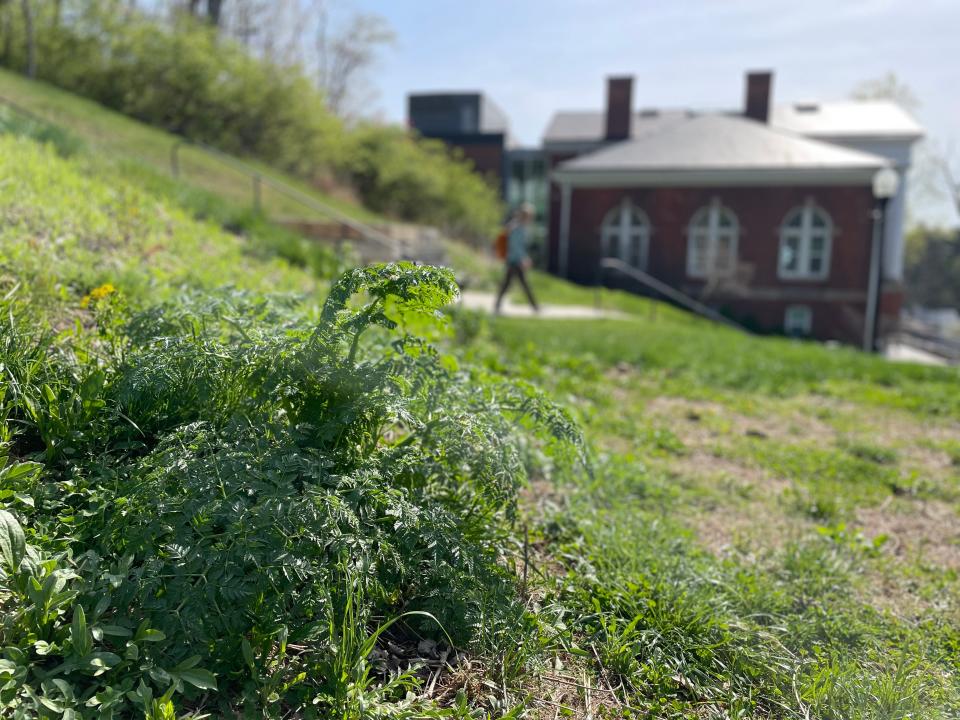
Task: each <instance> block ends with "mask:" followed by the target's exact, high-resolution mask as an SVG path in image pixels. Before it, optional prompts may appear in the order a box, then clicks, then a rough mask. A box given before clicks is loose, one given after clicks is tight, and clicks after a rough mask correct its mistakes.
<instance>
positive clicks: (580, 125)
mask: <svg viewBox="0 0 960 720" xmlns="http://www.w3.org/2000/svg"><path fill="white" fill-rule="evenodd" d="M691 114H692V113H690V112H689V111H687V110H641V111H640V112H636V113H634V114H633V121H632V123H631V128H630V136H631V137H640V136H642V135H645V134H647V133H650V132H655V131H657V130H660V129H662V128H663V127H666V126H667V125H672V124H673V123H675V122H677V121H678V120H685V119H686V118H688V117H689V116H690V115H691ZM605 126H606V115H605V114H604V113H602V112H597V111H595V110H569V111H563V112H558V113H556V114H554V116H553V117H552V118H551V119H550V124H549V125H548V126H547V130H546V132H545V133H544V135H543V141H544V142H545V143H584V142H598V141H601V140H603V135H604V132H605V131H606V127H605Z"/></svg>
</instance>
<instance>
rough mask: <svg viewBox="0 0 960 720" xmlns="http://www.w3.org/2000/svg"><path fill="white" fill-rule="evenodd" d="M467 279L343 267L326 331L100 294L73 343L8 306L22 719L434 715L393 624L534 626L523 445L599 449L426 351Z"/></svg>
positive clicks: (298, 318)
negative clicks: (522, 520)
mask: <svg viewBox="0 0 960 720" xmlns="http://www.w3.org/2000/svg"><path fill="white" fill-rule="evenodd" d="M456 292H457V288H456V285H455V283H454V280H453V277H452V274H451V273H450V272H449V271H445V270H440V269H436V268H430V267H416V266H413V265H411V264H406V263H400V264H389V265H381V266H375V267H370V268H361V269H357V270H353V271H351V272H349V273H347V274H346V275H344V276H343V277H342V278H341V279H340V281H339V282H338V283H336V284H335V285H334V287H333V289H332V291H331V293H330V296H329V298H328V299H327V301H326V304H325V305H324V307H323V308H322V310H321V312H320V315H319V318H318V319H315V320H311V319H310V318H309V317H307V316H305V315H303V313H302V312H301V311H300V310H298V309H297V307H296V306H295V305H294V304H293V303H290V302H287V301H284V300H283V299H273V300H271V299H263V298H254V297H251V296H247V295H243V294H238V293H233V294H230V293H225V294H221V295H217V296H213V297H204V296H199V295H187V296H185V297H183V298H180V299H179V300H177V301H176V302H170V303H167V304H164V305H160V306H157V307H153V308H149V309H146V310H144V311H140V312H136V313H133V314H132V315H130V317H129V320H126V321H123V322H120V321H118V317H119V318H122V317H123V316H125V314H126V311H125V310H124V309H123V307H122V300H121V298H120V294H119V293H109V292H103V293H100V296H98V297H95V298H92V301H91V302H90V303H89V305H90V308H89V310H90V311H92V312H93V313H94V315H95V316H96V317H97V318H98V320H99V333H98V334H94V333H89V332H79V333H77V334H75V335H74V336H73V337H71V338H65V337H64V336H60V337H57V338H54V337H51V336H47V335H42V334H40V335H38V334H37V333H36V332H35V331H33V330H30V329H29V328H30V327H31V323H30V322H29V319H28V318H27V317H26V312H25V309H24V308H22V307H18V306H16V305H15V304H14V302H13V301H11V300H8V301H7V304H8V305H9V306H10V307H8V308H5V312H4V313H3V317H4V321H3V324H2V325H0V348H3V350H4V352H5V355H4V360H3V370H2V372H3V375H4V386H3V387H4V388H5V390H6V392H5V394H4V395H3V396H2V401H0V420H2V427H3V433H4V435H3V437H2V438H0V439H2V440H3V442H4V445H3V447H4V448H5V450H4V452H5V453H6V454H7V457H8V460H10V461H11V464H10V465H9V466H8V468H7V470H5V471H3V472H4V473H6V476H5V482H4V484H3V488H2V494H0V504H2V505H3V506H4V507H5V509H4V510H3V511H2V512H3V514H2V515H0V530H3V531H4V534H3V535H2V537H3V538H4V539H0V554H2V556H3V558H4V559H5V561H6V567H5V568H4V571H3V575H2V576H0V607H2V608H3V610H4V620H3V621H2V624H0V647H2V648H3V649H2V651H0V652H2V656H0V657H2V660H0V707H3V708H4V710H3V714H8V713H9V714H12V715H13V716H15V717H33V716H36V715H39V716H50V717H68V716H69V717H109V716H111V713H115V714H116V716H118V717H121V716H129V715H130V713H134V714H136V713H141V714H142V715H144V716H146V717H149V718H165V717H174V716H175V713H176V712H181V713H182V712H183V711H194V712H201V713H202V712H212V713H213V714H214V715H218V716H219V715H222V714H226V713H235V712H241V713H243V714H244V716H249V717H257V716H259V717H279V716H281V715H289V714H296V715H298V716H301V717H317V718H320V717H323V718H328V717H337V718H344V719H346V718H365V717H391V716H396V717H425V716H427V715H424V714H423V713H426V712H428V711H429V712H430V713H439V712H440V711H439V710H436V709H433V710H430V709H429V708H425V707H423V706H421V704H420V703H418V702H416V701H414V700H412V699H410V698H407V699H406V700H405V699H404V697H405V695H406V693H407V691H408V690H410V689H412V688H414V687H415V686H416V684H417V682H418V680H417V678H416V677H415V676H414V675H412V674H409V673H408V674H401V675H395V676H393V677H392V678H382V679H376V678H374V676H373V675H371V672H372V669H371V665H370V664H369V662H368V661H367V659H366V656H367V655H369V652H370V650H371V649H372V648H373V646H374V644H375V643H376V641H377V640H378V639H379V638H380V637H381V635H382V633H383V632H385V631H387V629H388V628H389V632H390V633H391V634H392V635H394V636H395V637H396V638H398V639H402V637H403V636H408V635H409V636H415V637H416V636H423V635H428V636H430V635H432V636H434V637H436V638H437V639H441V640H442V639H444V637H448V638H449V640H450V641H452V642H454V643H456V644H458V645H460V646H464V647H474V648H476V649H487V650H490V649H494V648H496V647H497V646H498V645H501V644H504V643H511V642H512V643H514V644H516V643H517V642H519V641H520V640H521V638H518V637H517V634H518V633H522V632H523V628H524V627H526V624H525V623H524V621H523V618H524V612H525V611H524V608H523V606H522V605H521V603H520V602H519V600H518V599H517V597H518V596H517V593H516V590H515V585H516V579H515V576H514V575H513V574H512V573H511V571H509V570H508V569H507V568H506V567H504V565H503V563H502V561H501V559H500V550H499V547H500V545H501V542H500V541H501V540H502V538H503V537H504V535H505V534H506V533H507V532H508V531H509V526H510V521H511V518H512V516H513V511H514V506H515V502H516V496H517V490H518V488H519V487H520V485H521V483H523V482H524V479H525V474H526V462H525V459H526V458H527V456H528V454H529V448H530V447H531V444H535V445H537V446H539V447H540V448H542V452H544V453H547V455H548V456H550V457H552V458H554V460H555V461H556V462H558V463H569V462H572V461H575V460H576V459H577V456H578V453H581V444H580V439H579V434H578V431H577V429H576V427H575V426H574V424H573V423H572V421H571V420H570V419H569V418H568V416H567V415H566V413H565V412H563V411H561V410H560V409H558V408H557V407H556V406H554V405H552V404H551V403H549V402H548V401H546V400H545V399H544V398H543V397H542V396H540V395H539V394H538V393H537V392H536V391H535V390H534V389H533V388H532V387H531V386H528V385H523V384H510V383H506V382H504V381H503V380H501V379H498V378H495V377H494V376H491V375H488V374H486V373H484V372H481V371H479V370H475V369H471V368H461V367H459V366H458V364H457V362H456V361H455V360H454V359H453V358H451V357H447V356H444V355H442V354H441V353H440V352H439V351H438V350H437V349H436V348H435V347H434V346H432V345H431V344H430V343H429V342H428V341H427V340H426V339H425V338H426V337H429V333H430V332H433V330H432V329H431V328H435V327H436V326H437V325H438V324H440V323H442V320H443V316H442V314H441V313H440V309H441V308H442V307H443V306H444V305H446V304H447V303H448V302H449V301H450V300H451V299H452V298H453V297H454V296H455V294H456ZM415 333H416V334H415ZM13 458H16V460H12V459H13ZM40 463H42V465H41V464H40ZM23 467H26V468H27V470H17V468H23ZM10 468H13V470H11V469H10ZM17 559H19V566H18V567H13V565H12V562H11V560H17ZM441 628H443V629H441ZM446 633H449V636H447V635H446ZM350 638H354V640H351V639H350ZM351 643H352V644H351ZM374 680H376V681H375V682H374ZM44 708H45V709H44ZM418 708H419V709H418ZM450 712H454V711H453V710H451V711H450Z"/></svg>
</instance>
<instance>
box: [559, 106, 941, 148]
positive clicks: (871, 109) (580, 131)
mask: <svg viewBox="0 0 960 720" xmlns="http://www.w3.org/2000/svg"><path fill="white" fill-rule="evenodd" d="M707 114H713V113H699V112H696V111H692V110H646V111H640V112H637V113H634V115H633V123H632V129H631V137H639V136H641V135H643V134H646V133H648V132H651V131H655V130H659V129H662V128H663V127H664V126H665V125H670V124H673V123H675V122H677V121H678V120H685V119H688V118H690V117H694V116H697V115H707ZM717 114H727V115H730V116H731V117H737V116H739V113H738V112H735V111H730V112H728V113H717ZM770 125H771V126H773V127H778V128H781V129H784V130H790V131H792V132H796V133H799V134H800V135H810V136H819V137H832V138H854V137H862V138H876V137H885V138H905V139H908V138H912V139H916V138H919V137H922V136H923V128H921V127H920V125H918V124H917V122H916V121H915V120H914V119H913V118H912V117H910V115H909V114H908V113H907V112H906V111H905V110H904V109H903V108H901V107H900V106H899V105H897V104H896V103H894V102H891V101H889V100H846V101H839V102H826V103H792V104H785V105H776V106H774V107H773V109H772V112H771V114H770ZM604 126H605V115H604V113H603V112H602V111H596V110H566V111H561V112H558V113H555V114H554V116H553V117H552V118H551V119H550V123H549V124H548V125H547V129H546V131H545V132H544V134H543V141H544V143H546V144H548V145H550V144H554V143H588V142H601V141H602V140H603V135H604V129H605V127H604Z"/></svg>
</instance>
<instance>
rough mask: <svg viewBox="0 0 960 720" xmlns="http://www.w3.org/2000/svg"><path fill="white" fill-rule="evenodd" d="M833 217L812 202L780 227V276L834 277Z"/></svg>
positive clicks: (793, 277) (803, 277)
mask: <svg viewBox="0 0 960 720" xmlns="http://www.w3.org/2000/svg"><path fill="white" fill-rule="evenodd" d="M832 238H833V223H832V222H831V221H830V216H829V215H827V213H826V212H824V211H823V210H822V209H820V208H818V207H817V206H816V205H814V204H813V202H812V201H810V200H808V201H807V203H806V204H805V205H804V206H803V207H799V208H796V209H794V210H791V211H790V212H788V213H787V216H786V217H785V218H784V219H783V224H782V225H781V226H780V260H779V263H778V270H777V272H778V274H779V276H780V277H781V278H785V279H788V280H823V279H824V278H826V277H827V275H829V274H830V245H831V240H832Z"/></svg>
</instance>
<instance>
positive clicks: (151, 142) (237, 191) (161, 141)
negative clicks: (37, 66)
mask: <svg viewBox="0 0 960 720" xmlns="http://www.w3.org/2000/svg"><path fill="white" fill-rule="evenodd" d="M0 98H2V99H5V100H9V101H11V102H14V103H16V104H17V105H18V106H20V107H22V108H24V109H25V110H28V111H30V112H32V113H35V114H37V115H38V116H40V117H41V118H42V119H44V120H46V121H48V122H50V123H53V124H56V125H60V126H63V127H66V128H69V129H70V132H71V133H73V134H74V135H76V136H77V137H79V138H80V139H82V140H83V141H84V142H85V143H87V144H88V145H89V146H90V147H91V148H92V149H93V150H94V151H95V152H97V153H105V154H106V155H107V156H109V157H111V158H112V159H114V160H124V159H125V160H129V161H134V162H135V163H137V164H143V165H144V166H146V167H147V168H149V169H151V170H153V171H155V172H157V173H158V174H161V175H169V174H170V172H171V151H172V149H173V147H174V145H175V144H178V143H179V142H180V140H181V139H180V138H178V137H176V136H175V135H171V134H169V133H166V132H163V131H162V130H158V129H156V128H152V127H150V126H149V125H144V124H143V123H140V122H137V121H136V120H132V119H130V118H128V117H126V116H124V115H121V114H120V113H117V112H114V111H112V110H108V109H106V108H104V107H103V106H101V105H98V104H97V103H95V102H91V101H90V100H86V99H84V98H81V97H79V96H77V95H73V94H71V93H68V92H65V91H63V90H59V89H58V88H55V87H53V86H52V85H48V84H46V83H43V82H36V81H30V80H27V79H26V78H24V77H22V76H21V75H17V74H15V73H12V72H9V71H8V70H4V69H0ZM0 104H2V103H0ZM178 154H179V164H180V173H181V176H182V177H183V179H184V180H185V181H186V182H187V183H189V184H190V185H192V186H194V187H198V188H202V189H204V190H206V191H208V192H211V193H214V194H215V195H218V196H220V197H222V198H224V199H226V200H228V201H230V202H233V203H235V204H238V205H245V206H249V205H250V204H251V203H252V197H253V191H252V183H251V180H250V178H249V177H248V176H247V175H245V174H243V173H241V172H239V171H237V170H236V169H234V168H232V167H231V166H230V165H229V164H227V163H224V162H221V161H219V160H217V159H216V158H215V157H213V156H212V155H210V154H209V153H206V152H203V151H202V150H200V149H198V148H194V147H191V146H189V145H186V146H181V147H180V149H179V151H178ZM243 162H244V163H246V164H247V165H249V166H250V167H251V168H253V169H254V170H255V171H256V172H258V173H260V174H261V175H263V176H264V177H267V178H275V179H277V180H280V181H282V182H283V183H286V184H288V185H290V186H292V187H294V188H296V189H297V190H298V191H300V192H303V193H305V194H306V195H307V196H308V197H311V198H313V199H315V200H317V201H319V202H322V203H323V204H324V205H329V206H331V207H333V208H335V209H336V210H337V211H339V212H342V213H344V214H345V215H348V216H349V217H352V218H355V219H358V220H364V221H375V220H378V219H379V218H378V217H377V216H376V215H375V214H374V213H371V212H370V211H368V210H366V209H365V208H363V207H362V206H361V205H359V204H357V203H353V202H349V201H346V200H344V199H342V198H336V197H333V196H331V195H329V194H324V193H321V192H319V191H318V190H317V189H316V188H313V187H310V186H308V185H306V184H304V183H302V182H300V181H299V180H297V179H296V178H293V177H291V176H289V175H284V174H282V173H279V172H278V171H276V170H274V169H272V168H269V167H267V166H266V165H264V164H263V163H260V162H257V161H256V160H253V159H246V158H245V159H244V160H243ZM261 193H262V205H263V210H264V212H265V213H266V214H267V215H268V216H271V217H275V218H284V217H293V218H303V219H319V218H321V216H320V215H318V214H317V213H316V212H315V211H312V210H310V209H309V208H306V207H305V206H304V205H303V204H301V203H298V202H296V201H294V200H291V199H290V198H288V197H286V196H284V195H282V194H281V193H279V192H277V191H276V190H273V189H271V188H270V187H269V186H267V185H265V186H263V188H262V190H261Z"/></svg>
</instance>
